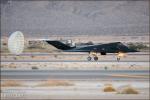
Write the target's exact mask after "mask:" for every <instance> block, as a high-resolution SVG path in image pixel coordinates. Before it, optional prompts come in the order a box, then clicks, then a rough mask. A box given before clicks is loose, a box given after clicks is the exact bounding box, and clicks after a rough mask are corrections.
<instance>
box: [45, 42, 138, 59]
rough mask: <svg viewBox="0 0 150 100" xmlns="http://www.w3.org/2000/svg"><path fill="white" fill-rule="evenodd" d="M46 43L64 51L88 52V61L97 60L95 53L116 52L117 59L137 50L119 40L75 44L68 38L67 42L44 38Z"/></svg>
mask: <svg viewBox="0 0 150 100" xmlns="http://www.w3.org/2000/svg"><path fill="white" fill-rule="evenodd" d="M46 42H47V43H48V44H51V45H53V46H54V47H56V48H57V49H60V50H63V51H64V52H88V53H89V56H88V57H87V60H88V61H91V60H92V57H93V59H94V60H95V61H97V60H98V56H97V53H100V54H101V55H106V54H107V53H117V61H119V60H120V58H121V57H122V56H123V55H124V53H128V52H138V51H136V50H133V49H130V48H128V47H127V46H125V45H124V44H122V43H121V42H113V43H107V44H91V45H80V46H77V45H75V44H74V43H72V41H71V40H70V41H69V42H67V43H64V42H61V41H57V40H56V41H50V40H46Z"/></svg>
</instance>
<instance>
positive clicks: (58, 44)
mask: <svg viewBox="0 0 150 100" xmlns="http://www.w3.org/2000/svg"><path fill="white" fill-rule="evenodd" d="M46 42H47V43H48V44H50V45H53V46H54V47H56V48H57V49H61V50H69V49H71V48H72V47H70V46H68V45H66V44H64V43H62V42H60V41H49V40H46Z"/></svg>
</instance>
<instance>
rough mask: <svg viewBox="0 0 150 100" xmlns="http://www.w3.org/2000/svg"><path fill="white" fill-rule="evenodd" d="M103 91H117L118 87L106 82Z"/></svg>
mask: <svg viewBox="0 0 150 100" xmlns="http://www.w3.org/2000/svg"><path fill="white" fill-rule="evenodd" d="M103 91H104V92H116V89H115V88H114V87H113V85H112V84H105V85H104V89H103Z"/></svg>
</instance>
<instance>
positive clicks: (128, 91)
mask: <svg viewBox="0 0 150 100" xmlns="http://www.w3.org/2000/svg"><path fill="white" fill-rule="evenodd" d="M118 90H119V91H118V92H117V93H119V94H139V92H138V90H137V89H136V88H133V87H132V86H130V85H127V86H123V87H121V88H119V89H118Z"/></svg>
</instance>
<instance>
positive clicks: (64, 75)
mask: <svg viewBox="0 0 150 100" xmlns="http://www.w3.org/2000/svg"><path fill="white" fill-rule="evenodd" d="M148 76H149V71H148V70H1V79H2V80H3V79H4V80H7V79H17V80H48V79H60V80H95V79H97V80H149V77H148Z"/></svg>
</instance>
